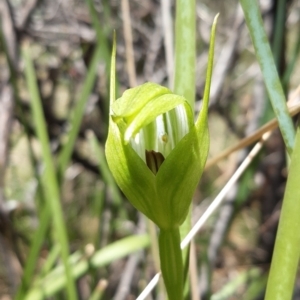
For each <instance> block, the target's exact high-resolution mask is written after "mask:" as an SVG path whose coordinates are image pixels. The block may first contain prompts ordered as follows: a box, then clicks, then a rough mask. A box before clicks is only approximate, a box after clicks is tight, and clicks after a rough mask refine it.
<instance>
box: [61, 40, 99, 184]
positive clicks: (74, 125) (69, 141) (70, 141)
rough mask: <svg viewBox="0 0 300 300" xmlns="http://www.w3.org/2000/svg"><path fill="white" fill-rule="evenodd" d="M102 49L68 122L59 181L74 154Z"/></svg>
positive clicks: (91, 63)
mask: <svg viewBox="0 0 300 300" xmlns="http://www.w3.org/2000/svg"><path fill="white" fill-rule="evenodd" d="M100 51H101V47H100V45H99V44H98V45H97V47H96V49H95V51H94V54H93V57H92V60H91V62H90V65H89V70H88V73H87V75H86V78H85V81H84V84H83V87H82V90H81V93H80V95H79V99H78V101H77V102H76V105H75V107H74V110H73V111H72V112H71V114H70V118H69V120H68V123H69V124H70V128H71V129H70V131H69V132H68V135H67V138H66V142H65V144H64V145H63V148H62V150H61V152H60V154H59V159H58V174H59V179H62V178H63V175H64V172H65V170H66V167H67V165H68V163H69V161H70V158H71V155H72V153H73V148H74V145H75V141H76V138H77V135H78V132H79V129H80V125H81V121H82V118H83V115H84V112H85V105H86V103H87V100H88V97H89V95H90V93H91V90H92V88H93V85H94V83H95V79H96V75H97V66H98V61H99V56H100Z"/></svg>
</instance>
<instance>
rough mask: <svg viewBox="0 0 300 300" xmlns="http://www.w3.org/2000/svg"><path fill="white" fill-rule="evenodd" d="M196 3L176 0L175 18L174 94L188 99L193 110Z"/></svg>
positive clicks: (191, 0)
mask: <svg viewBox="0 0 300 300" xmlns="http://www.w3.org/2000/svg"><path fill="white" fill-rule="evenodd" d="M195 66H196V3H195V0H177V1H176V20H175V74H174V88H173V91H174V93H175V94H178V95H181V96H183V97H184V98H185V99H187V100H188V102H189V104H190V105H191V107H192V109H193V111H194V106H195V89H196V87H195V84H196V77H195V76H196V70H195Z"/></svg>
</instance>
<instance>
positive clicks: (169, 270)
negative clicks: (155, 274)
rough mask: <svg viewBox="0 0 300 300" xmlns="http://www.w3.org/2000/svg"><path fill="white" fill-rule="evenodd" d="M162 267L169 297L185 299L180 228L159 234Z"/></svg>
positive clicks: (173, 299) (179, 299)
mask: <svg viewBox="0 0 300 300" xmlns="http://www.w3.org/2000/svg"><path fill="white" fill-rule="evenodd" d="M159 255H160V267H161V272H162V276H163V279H164V283H165V286H166V290H167V293H168V297H169V299H170V300H171V299H172V300H182V299H183V262H182V253H181V249H180V234H179V228H176V229H170V230H161V231H160V234H159Z"/></svg>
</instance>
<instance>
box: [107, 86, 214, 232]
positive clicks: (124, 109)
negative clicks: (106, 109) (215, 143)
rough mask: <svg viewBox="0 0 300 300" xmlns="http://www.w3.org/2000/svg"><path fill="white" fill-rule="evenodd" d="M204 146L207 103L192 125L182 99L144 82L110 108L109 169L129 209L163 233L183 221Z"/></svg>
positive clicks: (202, 160) (204, 154) (204, 153)
mask: <svg viewBox="0 0 300 300" xmlns="http://www.w3.org/2000/svg"><path fill="white" fill-rule="evenodd" d="M208 148H209V135H208V128H207V103H204V105H203V108H202V110H201V113H200V115H199V117H198V119H197V121H196V123H194V120H193V112H192V109H191V107H190V105H189V103H188V102H187V100H186V99H184V98H183V97H181V96H178V95H175V94H173V93H172V92H171V91H170V90H169V89H167V88H165V87H162V86H160V85H158V84H155V83H150V82H148V83H145V84H143V85H141V86H138V87H135V88H132V89H129V90H127V91H125V93H124V94H123V96H122V97H121V98H119V99H118V100H116V101H114V102H113V103H112V104H111V120H110V125H109V134H108V139H107V143H106V157H107V161H108V164H109V167H110V170H111V171H112V174H113V176H114V177H115V180H116V182H117V184H118V185H119V187H120V188H121V190H122V191H123V193H124V194H125V196H126V197H127V198H128V200H129V201H130V202H131V203H132V205H133V206H135V208H136V209H138V210H139V211H141V212H142V213H143V214H145V215H146V216H147V217H148V218H149V219H151V220H152V221H153V222H154V223H155V224H157V226H158V227H159V228H161V229H164V230H168V229H172V228H177V227H178V226H180V225H181V224H182V223H183V221H184V220H185V218H186V215H187V213H188V209H189V206H190V204H191V200H192V197H193V194H194V191H195V189H196V186H197V184H198V182H199V180H200V177H201V174H202V170H203V168H204V164H205V161H206V158H207V153H208Z"/></svg>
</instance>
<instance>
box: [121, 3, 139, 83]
mask: <svg viewBox="0 0 300 300" xmlns="http://www.w3.org/2000/svg"><path fill="white" fill-rule="evenodd" d="M121 4H122V14H123V29H124V38H125V51H126V63H127V73H128V77H129V85H130V87H134V86H136V85H137V82H136V73H135V63H134V51H133V44H132V31H131V21H130V10H129V2H128V0H122V1H121Z"/></svg>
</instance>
